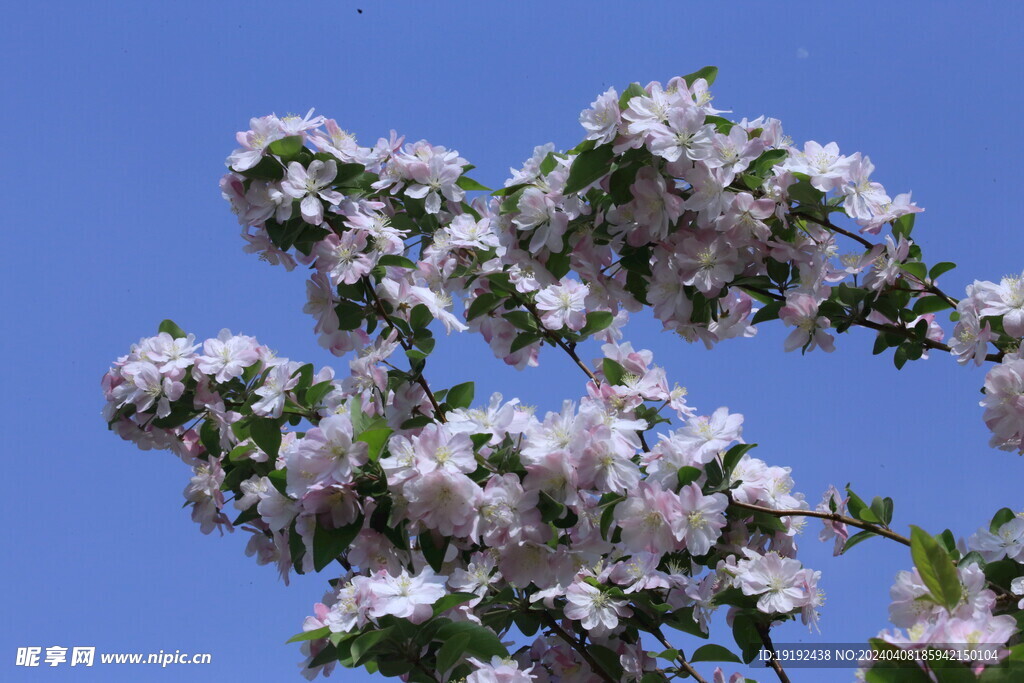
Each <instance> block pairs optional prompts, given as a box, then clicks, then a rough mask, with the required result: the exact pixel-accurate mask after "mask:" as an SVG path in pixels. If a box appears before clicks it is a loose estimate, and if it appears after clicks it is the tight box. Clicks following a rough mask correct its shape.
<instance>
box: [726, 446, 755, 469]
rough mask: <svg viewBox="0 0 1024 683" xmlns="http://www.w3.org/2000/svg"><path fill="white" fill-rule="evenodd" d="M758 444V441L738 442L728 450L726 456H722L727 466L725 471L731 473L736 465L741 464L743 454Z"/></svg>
mask: <svg viewBox="0 0 1024 683" xmlns="http://www.w3.org/2000/svg"><path fill="white" fill-rule="evenodd" d="M756 446H757V444H756V443H738V444H736V445H735V446H733V447H732V448H730V449H729V450H728V451H726V453H725V457H724V458H722V465H723V467H724V468H725V471H726V472H728V473H731V472H732V471H733V469H735V467H736V465H737V464H739V461H740V459H741V458H742V457H743V455H744V454H745V453H746V452H747V451H749V450H750V449H752V448H755V447H756Z"/></svg>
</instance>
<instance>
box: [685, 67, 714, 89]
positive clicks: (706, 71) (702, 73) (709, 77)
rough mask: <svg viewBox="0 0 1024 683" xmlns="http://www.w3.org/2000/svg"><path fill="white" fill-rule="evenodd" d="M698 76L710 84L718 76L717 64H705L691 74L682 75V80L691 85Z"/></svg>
mask: <svg viewBox="0 0 1024 683" xmlns="http://www.w3.org/2000/svg"><path fill="white" fill-rule="evenodd" d="M698 78H703V79H704V80H705V81H707V82H708V85H711V84H712V83H714V82H715V79H716V78H718V67H717V66H705V67H704V68H703V69H698V70H697V71H694V72H693V73H692V74H687V75H685V76H683V80H684V81H686V85H693V84H694V83H695V82H696V81H697V79H698Z"/></svg>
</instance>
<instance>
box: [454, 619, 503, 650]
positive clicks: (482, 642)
mask: <svg viewBox="0 0 1024 683" xmlns="http://www.w3.org/2000/svg"><path fill="white" fill-rule="evenodd" d="M459 633H468V634H469V643H468V644H467V645H466V652H467V653H469V654H471V655H473V656H474V657H484V658H486V659H490V658H491V657H508V650H506V649H505V646H504V645H502V644H501V641H500V640H498V636H497V635H496V634H495V633H494V631H492V630H490V629H488V628H484V627H483V626H478V625H476V624H474V623H472V622H469V621H455V622H452V623H449V624H445V625H444V626H442V627H441V628H440V629H438V631H437V639H438V640H441V641H447V640H448V639H450V638H453V637H455V636H456V635H457V634H459Z"/></svg>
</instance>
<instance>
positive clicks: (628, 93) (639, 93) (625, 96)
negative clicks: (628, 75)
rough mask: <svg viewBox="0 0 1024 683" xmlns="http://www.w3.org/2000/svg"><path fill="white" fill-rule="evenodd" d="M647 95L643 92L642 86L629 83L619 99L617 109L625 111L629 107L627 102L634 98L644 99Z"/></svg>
mask: <svg viewBox="0 0 1024 683" xmlns="http://www.w3.org/2000/svg"><path fill="white" fill-rule="evenodd" d="M645 95H647V91H646V90H644V88H643V86H642V85H640V84H639V83H630V84H629V87H628V88H626V89H625V90H624V91H623V92H622V96H621V97H619V109H625V108H627V107H628V106H629V101H630V100H631V99H633V98H634V97H644V96H645Z"/></svg>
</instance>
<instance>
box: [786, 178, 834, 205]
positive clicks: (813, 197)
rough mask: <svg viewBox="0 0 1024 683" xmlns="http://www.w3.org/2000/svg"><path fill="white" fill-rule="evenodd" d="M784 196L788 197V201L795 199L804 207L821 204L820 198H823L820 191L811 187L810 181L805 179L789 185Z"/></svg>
mask: <svg viewBox="0 0 1024 683" xmlns="http://www.w3.org/2000/svg"><path fill="white" fill-rule="evenodd" d="M786 194H788V195H789V198H790V199H795V200H796V201H798V202H800V205H801V206H804V207H807V206H818V205H819V204H821V199H822V197H824V196H825V195H824V193H822V191H821V190H819V189H818V188H816V187H814V186H813V185H811V183H810V181H808V180H806V179H801V180H800V181H799V182H796V183H793V184H792V185H790V186H789V188H788V189H787V190H786Z"/></svg>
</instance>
